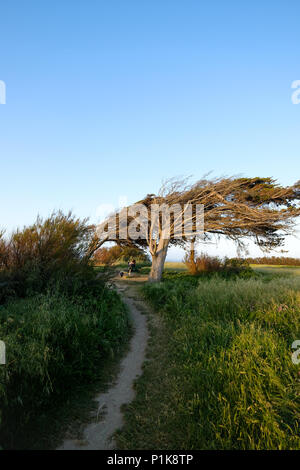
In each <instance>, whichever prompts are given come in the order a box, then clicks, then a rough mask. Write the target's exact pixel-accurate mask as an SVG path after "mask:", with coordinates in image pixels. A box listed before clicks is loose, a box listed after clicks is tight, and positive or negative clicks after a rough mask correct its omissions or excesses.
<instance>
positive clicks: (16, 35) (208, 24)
mask: <svg viewBox="0 0 300 470" xmlns="http://www.w3.org/2000/svg"><path fill="white" fill-rule="evenodd" d="M0 15H1V26H0V45H1V49H0V50H1V55H0V80H3V81H4V82H5V83H6V87H7V98H6V105H0V159H1V180H0V196H1V207H0V226H1V227H6V228H7V229H8V230H11V229H12V228H14V227H16V226H23V225H24V224H28V223H31V222H33V220H34V219H35V217H36V215H37V214H38V213H39V214H41V215H43V216H46V215H48V214H49V213H50V212H51V211H52V210H53V209H59V208H62V209H63V210H68V209H73V210H74V212H75V213H76V214H77V215H79V216H89V217H91V220H92V221H96V220H97V216H98V215H99V206H100V207H101V204H113V205H117V204H118V201H119V197H121V196H123V197H125V196H126V197H127V198H128V202H129V203H131V202H135V201H136V200H139V199H140V198H142V197H143V196H144V195H145V194H147V193H150V192H155V191H156V190H157V189H158V188H159V186H160V183H161V181H162V180H163V179H165V178H168V177H171V176H179V175H183V176H186V175H194V177H195V179H196V178H199V177H201V176H203V175H204V174H205V173H207V172H209V171H212V172H213V173H212V174H213V175H214V176H221V175H236V174H242V175H244V176H273V177H275V178H277V179H278V180H279V182H280V183H282V184H285V185H287V184H291V183H293V182H295V181H296V180H298V179H300V158H299V157H300V148H299V130H300V105H293V104H292V101H291V95H292V89H291V84H292V82H293V81H294V80H297V79H299V80H300V60H299V59H300V29H299V17H300V2H299V0H295V1H293V0H285V1H283V0H280V1H278V0H277V1H276V0H260V1H255V0H254V1H253V0H252V1H243V2H241V1H233V0H227V1H224V0H219V1H201V0H184V1H183V0H106V1H102V0H51V1H50V0H45V1H41V0H26V1H25V0H10V1H4V0H2V1H1V3H0ZM100 212H101V211H100ZM299 245H300V244H299V241H296V240H294V241H291V242H290V244H289V245H288V246H289V248H290V249H291V252H290V254H291V255H295V256H296V255H297V256H300V248H299ZM211 249H213V250H214V249H215V248H211ZM211 249H210V250H211ZM231 250H232V248H230V247H229V245H226V244H222V245H220V247H219V249H218V252H219V253H220V254H225V253H228V254H231V253H232V251H231ZM253 253H254V252H253ZM255 253H256V252H255Z"/></svg>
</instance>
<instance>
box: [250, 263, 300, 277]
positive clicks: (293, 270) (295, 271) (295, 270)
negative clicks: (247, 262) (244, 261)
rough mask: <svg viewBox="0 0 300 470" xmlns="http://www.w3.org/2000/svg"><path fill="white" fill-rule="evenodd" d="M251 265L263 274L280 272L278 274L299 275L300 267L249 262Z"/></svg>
mask: <svg viewBox="0 0 300 470" xmlns="http://www.w3.org/2000/svg"><path fill="white" fill-rule="evenodd" d="M251 267H252V268H253V269H254V270H255V271H257V272H262V273H265V274H280V275H287V274H288V275H292V276H299V275H300V267H297V266H286V265H285V266H279V265H278V266H276V265H267V264H251Z"/></svg>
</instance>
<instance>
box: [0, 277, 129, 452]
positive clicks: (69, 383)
mask: <svg viewBox="0 0 300 470" xmlns="http://www.w3.org/2000/svg"><path fill="white" fill-rule="evenodd" d="M128 331H129V323H128V317H127V310H126V309H125V307H124V305H123V304H122V302H121V300H120V298H119V296H118V294H117V293H116V292H115V291H112V290H108V289H104V288H103V287H101V286H100V288H99V290H98V297H96V296H95V295H90V296H86V297H85V298H82V299H81V301H80V302H78V298H75V299H74V300H71V299H70V297H69V296H66V295H63V294H62V293H61V291H60V290H57V291H56V290H54V291H49V292H47V293H45V294H40V295H37V296H34V297H30V298H27V299H20V300H14V301H11V302H9V303H7V304H6V305H5V306H2V307H0V338H1V339H2V340H3V341H4V342H5V344H6V350H7V365H6V366H1V367H0V437H1V441H0V445H2V446H4V447H7V446H8V447H11V446H13V445H14V433H16V431H17V429H18V428H19V427H22V426H25V425H27V424H28V423H29V422H30V420H31V419H34V418H35V416H37V414H38V413H40V412H41V409H46V408H47V406H48V405H50V404H51V405H53V403H55V402H56V401H57V402H59V401H61V400H63V399H67V398H68V394H69V391H70V390H71V388H72V387H73V386H75V385H78V384H79V383H87V382H92V381H93V380H95V379H96V378H97V376H98V375H99V369H101V361H102V360H103V359H104V358H105V357H108V356H111V355H112V354H115V353H116V351H117V350H118V349H119V348H120V347H121V345H122V344H123V343H124V341H125V340H126V338H127V336H128Z"/></svg>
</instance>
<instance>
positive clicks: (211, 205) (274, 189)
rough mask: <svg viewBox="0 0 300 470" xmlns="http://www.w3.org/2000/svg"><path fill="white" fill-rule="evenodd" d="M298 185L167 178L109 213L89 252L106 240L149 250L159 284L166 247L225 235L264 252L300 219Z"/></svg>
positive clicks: (151, 277)
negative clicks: (156, 188) (152, 191)
mask: <svg viewBox="0 0 300 470" xmlns="http://www.w3.org/2000/svg"><path fill="white" fill-rule="evenodd" d="M299 200H300V182H298V183H296V184H294V185H292V186H288V187H282V186H280V185H279V184H278V183H277V182H276V181H275V180H274V179H272V178H218V179H212V180H208V179H202V180H200V181H197V182H196V183H195V184H188V182H187V180H181V181H176V180H170V181H168V182H167V183H166V184H164V185H163V187H162V188H161V190H160V191H159V193H158V194H157V195H155V194H149V195H147V196H146V197H145V198H144V199H143V200H141V201H138V202H137V203H136V204H134V205H132V206H129V207H127V208H124V209H122V210H121V211H119V212H117V213H115V214H112V215H111V216H110V217H108V219H107V220H106V221H105V222H103V223H102V224H101V225H100V226H99V227H98V229H97V232H96V233H97V236H95V238H94V240H93V243H92V245H91V252H92V251H93V250H96V249H97V248H99V247H100V246H102V245H103V243H105V242H107V241H115V242H116V243H118V244H120V245H123V246H137V247H141V248H148V249H149V252H150V254H151V257H152V268H151V272H150V275H149V280H150V281H159V280H160V279H161V276H162V272H163V268H164V262H165V259H166V255H167V251H168V248H169V246H171V245H177V246H185V245H186V244H187V243H190V242H191V241H192V242H196V241H197V240H199V239H202V240H204V241H208V240H210V239H211V238H212V237H222V236H224V237H227V238H230V239H232V240H234V241H235V242H236V243H237V244H238V245H239V246H240V247H242V246H244V240H245V239H247V238H248V239H249V238H252V239H254V241H255V243H256V244H257V245H259V246H260V248H261V249H263V250H269V249H272V248H275V247H278V246H281V245H282V244H283V243H284V239H285V236H286V235H287V234H291V233H292V232H293V229H294V225H295V219H296V217H298V216H299V215H300V207H299Z"/></svg>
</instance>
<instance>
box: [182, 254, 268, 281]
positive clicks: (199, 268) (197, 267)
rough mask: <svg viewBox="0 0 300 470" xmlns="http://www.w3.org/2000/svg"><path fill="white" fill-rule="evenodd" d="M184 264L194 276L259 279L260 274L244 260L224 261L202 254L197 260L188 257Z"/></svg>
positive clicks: (226, 259)
mask: <svg viewBox="0 0 300 470" xmlns="http://www.w3.org/2000/svg"><path fill="white" fill-rule="evenodd" d="M184 262H185V264H186V266H187V268H188V272H189V273H190V274H191V275H192V276H200V275H202V274H213V273H218V274H219V275H221V276H222V277H234V276H239V277H259V274H257V273H255V272H254V271H253V269H251V267H250V265H249V263H248V262H247V260H244V259H242V258H232V259H229V258H225V259H224V261H222V260H221V259H220V258H218V257H217V256H209V255H207V254H205V253H201V255H200V256H198V257H197V258H196V259H192V258H191V257H190V256H189V255H186V256H185V258H184Z"/></svg>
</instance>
